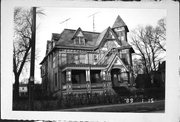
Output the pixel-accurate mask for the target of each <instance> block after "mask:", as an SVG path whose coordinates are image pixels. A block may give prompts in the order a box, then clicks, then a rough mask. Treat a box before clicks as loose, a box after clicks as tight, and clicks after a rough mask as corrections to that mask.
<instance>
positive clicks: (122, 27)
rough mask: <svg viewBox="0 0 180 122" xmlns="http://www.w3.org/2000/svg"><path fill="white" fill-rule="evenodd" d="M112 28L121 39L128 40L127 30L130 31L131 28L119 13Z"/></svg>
mask: <svg viewBox="0 0 180 122" xmlns="http://www.w3.org/2000/svg"><path fill="white" fill-rule="evenodd" d="M112 29H113V31H114V32H115V33H116V34H117V36H118V39H119V40H122V41H127V32H129V29H128V27H127V25H126V24H125V22H124V21H123V20H122V18H121V17H120V16H119V15H118V17H117V18H116V20H115V22H114V24H113V26H112Z"/></svg>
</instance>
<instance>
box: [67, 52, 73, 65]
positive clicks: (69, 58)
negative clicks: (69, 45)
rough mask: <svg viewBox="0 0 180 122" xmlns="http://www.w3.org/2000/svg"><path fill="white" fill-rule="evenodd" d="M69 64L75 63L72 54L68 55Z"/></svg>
mask: <svg viewBox="0 0 180 122" xmlns="http://www.w3.org/2000/svg"><path fill="white" fill-rule="evenodd" d="M67 62H68V64H71V63H74V56H73V54H70V53H68V54H67Z"/></svg>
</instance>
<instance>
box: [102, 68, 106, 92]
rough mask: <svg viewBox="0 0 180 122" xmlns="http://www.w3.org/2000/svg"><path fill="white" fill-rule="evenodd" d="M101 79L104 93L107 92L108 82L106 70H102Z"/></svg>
mask: <svg viewBox="0 0 180 122" xmlns="http://www.w3.org/2000/svg"><path fill="white" fill-rule="evenodd" d="M100 75H101V79H102V82H103V88H104V93H106V92H107V83H106V80H107V79H106V72H105V71H104V70H101V73H100Z"/></svg>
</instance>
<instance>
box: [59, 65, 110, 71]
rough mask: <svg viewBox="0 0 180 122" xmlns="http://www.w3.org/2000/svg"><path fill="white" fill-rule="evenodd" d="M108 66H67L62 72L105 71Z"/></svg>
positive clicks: (63, 67)
mask: <svg viewBox="0 0 180 122" xmlns="http://www.w3.org/2000/svg"><path fill="white" fill-rule="evenodd" d="M106 66H107V65H91V64H66V65H64V66H62V67H60V68H61V69H62V71H65V70H87V69H90V70H103V69H105V68H106Z"/></svg>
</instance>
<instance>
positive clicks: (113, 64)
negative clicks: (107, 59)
mask: <svg viewBox="0 0 180 122" xmlns="http://www.w3.org/2000/svg"><path fill="white" fill-rule="evenodd" d="M112 67H116V68H120V69H121V71H122V72H126V71H129V70H128V68H127V67H126V65H125V64H124V63H123V61H122V60H121V59H120V58H119V56H117V55H116V56H115V58H114V59H113V60H112V62H111V63H109V65H108V66H107V69H108V71H109V70H111V69H112Z"/></svg>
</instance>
